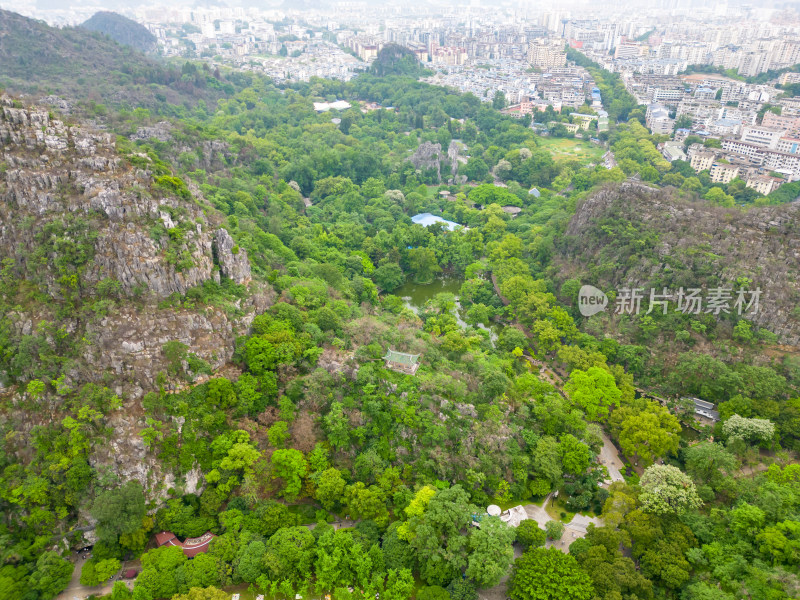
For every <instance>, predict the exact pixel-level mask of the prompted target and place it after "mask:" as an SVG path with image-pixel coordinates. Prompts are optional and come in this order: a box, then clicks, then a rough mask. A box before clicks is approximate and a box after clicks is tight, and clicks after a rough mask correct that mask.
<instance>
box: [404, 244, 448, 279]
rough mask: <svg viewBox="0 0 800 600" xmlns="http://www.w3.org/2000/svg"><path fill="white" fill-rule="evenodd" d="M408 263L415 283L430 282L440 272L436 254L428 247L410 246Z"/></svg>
mask: <svg viewBox="0 0 800 600" xmlns="http://www.w3.org/2000/svg"><path fill="white" fill-rule="evenodd" d="M408 264H409V268H410V269H411V272H412V273H413V274H414V281H416V282H417V283H430V282H431V281H433V278H434V277H435V276H436V275H438V274H439V273H441V272H442V268H441V267H440V266H439V263H438V262H437V260H436V254H435V253H434V252H433V250H431V249H430V248H412V249H411V250H409V251H408Z"/></svg>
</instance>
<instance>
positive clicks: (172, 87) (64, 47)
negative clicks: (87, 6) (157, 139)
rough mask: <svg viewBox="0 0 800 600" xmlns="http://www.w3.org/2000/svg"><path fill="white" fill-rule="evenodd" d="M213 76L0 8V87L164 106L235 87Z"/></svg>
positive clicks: (95, 35) (85, 32)
mask: <svg viewBox="0 0 800 600" xmlns="http://www.w3.org/2000/svg"><path fill="white" fill-rule="evenodd" d="M187 74H188V75H189V77H184V75H187ZM215 75H216V76H214V75H212V74H211V73H209V72H208V71H207V68H206V70H203V69H202V68H201V69H197V68H196V67H194V66H192V69H191V70H190V72H188V73H183V72H182V71H181V70H179V69H176V68H174V67H170V66H167V65H166V64H163V63H161V62H159V61H157V60H155V59H151V58H148V57H146V56H144V55H143V54H142V53H141V52H139V51H138V50H135V49H134V48H131V47H130V46H122V45H120V44H119V43H117V42H115V41H114V40H112V39H110V38H108V37H106V36H105V35H102V34H100V33H96V32H93V31H89V30H88V29H84V28H82V27H64V28H62V29H59V28H55V27H50V26H48V25H46V24H45V23H43V22H41V21H35V20H33V19H28V18H26V17H23V16H21V15H18V14H16V13H13V12H10V11H6V10H0V87H2V88H5V89H6V90H8V91H12V92H24V93H26V94H36V95H40V96H45V95H48V94H58V95H61V96H64V97H67V98H69V100H70V102H72V103H75V102H77V101H91V102H92V103H102V104H104V105H112V106H117V107H119V106H124V107H127V108H129V109H133V108H137V107H143V108H157V109H160V110H163V111H167V110H169V106H168V105H170V104H172V105H179V106H183V105H189V106H193V105H195V104H197V103H198V102H199V101H201V100H202V101H212V102H213V101H215V100H216V99H217V98H219V97H220V96H221V95H222V94H223V93H224V90H225V89H227V90H229V91H231V92H232V91H233V86H232V85H231V84H230V83H229V82H228V81H226V80H225V78H224V77H223V76H221V75H220V74H218V73H217V74H215Z"/></svg>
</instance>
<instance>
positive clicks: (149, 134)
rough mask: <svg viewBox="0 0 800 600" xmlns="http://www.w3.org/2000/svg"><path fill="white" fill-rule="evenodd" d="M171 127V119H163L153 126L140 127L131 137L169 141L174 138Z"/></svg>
mask: <svg viewBox="0 0 800 600" xmlns="http://www.w3.org/2000/svg"><path fill="white" fill-rule="evenodd" d="M171 129H172V125H171V124H170V122H169V121H161V122H160V123H156V124H155V125H153V126H152V127H139V128H138V129H137V130H136V133H134V134H133V135H131V139H132V140H133V141H136V140H149V139H156V140H158V141H160V142H169V141H170V140H171V139H172V135H171V134H170V130H171Z"/></svg>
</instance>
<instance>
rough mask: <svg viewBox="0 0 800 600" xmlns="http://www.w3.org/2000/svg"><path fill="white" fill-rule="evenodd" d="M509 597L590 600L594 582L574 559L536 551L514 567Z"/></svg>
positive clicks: (524, 599)
mask: <svg viewBox="0 0 800 600" xmlns="http://www.w3.org/2000/svg"><path fill="white" fill-rule="evenodd" d="M508 595H509V597H510V598H511V600H563V599H564V598H569V599H570V600H590V599H591V598H592V596H593V588H592V580H591V578H590V577H589V575H588V574H586V572H585V571H583V569H581V567H580V566H579V565H578V562H577V561H576V560H575V557H574V556H571V555H569V554H564V553H563V552H561V551H559V550H556V549H555V548H550V549H547V550H545V549H543V548H534V549H531V550H528V551H527V552H525V554H523V555H522V556H521V557H520V558H518V559H517V560H516V562H515V563H514V570H513V573H512V575H511V584H510V587H509V594H508Z"/></svg>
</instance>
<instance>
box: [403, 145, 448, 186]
mask: <svg viewBox="0 0 800 600" xmlns="http://www.w3.org/2000/svg"><path fill="white" fill-rule="evenodd" d="M408 160H410V161H411V164H412V165H414V168H415V169H421V170H427V169H436V174H437V176H438V178H439V180H440V181H441V178H442V174H441V173H442V171H441V169H442V165H441V161H442V145H441V144H439V143H436V144H434V143H432V142H422V143H421V144H420V145H419V147H418V148H417V150H416V152H414V154H412V155H411V156H410V157H409V159H408Z"/></svg>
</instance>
